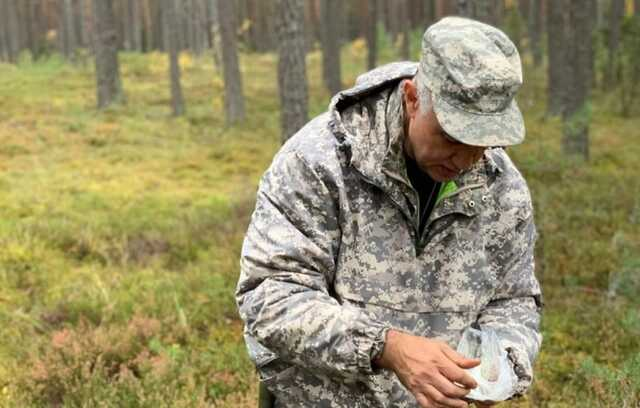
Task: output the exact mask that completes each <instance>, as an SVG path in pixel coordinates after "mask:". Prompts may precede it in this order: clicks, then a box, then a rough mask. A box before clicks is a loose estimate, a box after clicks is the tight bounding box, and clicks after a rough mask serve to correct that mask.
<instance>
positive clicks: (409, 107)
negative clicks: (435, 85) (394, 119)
mask: <svg viewBox="0 0 640 408" xmlns="http://www.w3.org/2000/svg"><path fill="white" fill-rule="evenodd" d="M401 86H402V94H403V98H404V106H405V110H406V114H407V116H408V117H410V118H413V117H414V116H415V114H416V113H417V112H418V107H419V105H420V100H419V98H418V88H416V84H415V83H414V82H413V81H412V80H410V79H405V80H403V81H402V84H401Z"/></svg>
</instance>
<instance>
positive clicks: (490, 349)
mask: <svg viewBox="0 0 640 408" xmlns="http://www.w3.org/2000/svg"><path fill="white" fill-rule="evenodd" d="M458 353H460V354H462V355H463V356H465V357H467V358H479V359H480V365H479V366H477V367H474V368H470V369H467V372H468V373H469V374H471V376H472V377H473V379H474V380H476V382H477V383H478V387H477V388H474V389H473V390H471V392H469V394H467V398H469V399H472V400H475V401H496V402H497V401H504V400H506V399H508V398H510V397H511V396H512V395H513V394H514V393H515V387H516V385H517V381H518V378H517V377H516V374H515V373H514V371H513V367H512V366H511V362H510V361H509V359H508V357H507V352H506V351H505V349H504V348H503V347H502V346H501V344H500V339H499V338H498V336H497V335H496V332H495V331H493V330H492V329H483V330H482V331H480V330H476V329H474V328H472V327H468V328H467V329H466V330H465V331H464V332H463V333H462V338H461V339H460V343H458Z"/></svg>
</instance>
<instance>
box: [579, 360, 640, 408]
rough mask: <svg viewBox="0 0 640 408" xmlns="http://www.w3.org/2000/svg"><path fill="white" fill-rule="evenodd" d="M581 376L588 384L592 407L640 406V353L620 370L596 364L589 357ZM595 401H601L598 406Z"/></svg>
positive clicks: (583, 365) (580, 372)
mask: <svg viewBox="0 0 640 408" xmlns="http://www.w3.org/2000/svg"><path fill="white" fill-rule="evenodd" d="M579 375H580V377H581V379H582V380H583V381H584V382H585V383H586V384H587V389H588V391H589V394H590V399H591V401H594V403H592V404H590V405H592V406H603V405H604V406H610V407H633V406H637V405H638V404H640V353H638V354H637V355H636V356H634V357H632V358H630V359H629V360H628V361H626V362H625V363H624V364H623V365H622V367H620V368H619V369H615V368H611V367H608V366H607V365H604V364H598V363H596V362H595V361H594V360H593V359H592V358H591V357H588V358H587V359H586V360H585V361H583V362H582V364H581V365H580V370H579ZM595 401H599V402H598V403H597V404H596V403H595Z"/></svg>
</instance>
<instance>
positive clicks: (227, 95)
mask: <svg viewBox="0 0 640 408" xmlns="http://www.w3.org/2000/svg"><path fill="white" fill-rule="evenodd" d="M234 5H235V4H234V2H233V1H226V0H219V1H218V17H219V20H218V21H219V24H220V39H221V43H222V44H221V45H222V65H223V72H224V107H225V113H226V122H227V124H232V123H235V122H238V121H240V120H242V119H244V115H245V112H244V96H243V95H242V76H241V75H240V67H239V64H238V51H237V47H236V22H235V17H236V16H235V10H234Z"/></svg>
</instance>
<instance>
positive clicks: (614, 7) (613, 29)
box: [603, 0, 625, 88]
mask: <svg viewBox="0 0 640 408" xmlns="http://www.w3.org/2000/svg"><path fill="white" fill-rule="evenodd" d="M624 6H625V1H624V0H611V7H610V8H609V37H608V44H607V45H608V47H607V48H608V49H609V59H608V60H607V68H606V71H605V77H604V81H603V86H605V87H606V88H609V87H610V86H615V85H617V78H616V75H615V69H616V63H617V60H618V48H620V30H621V28H622V19H623V18H624Z"/></svg>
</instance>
